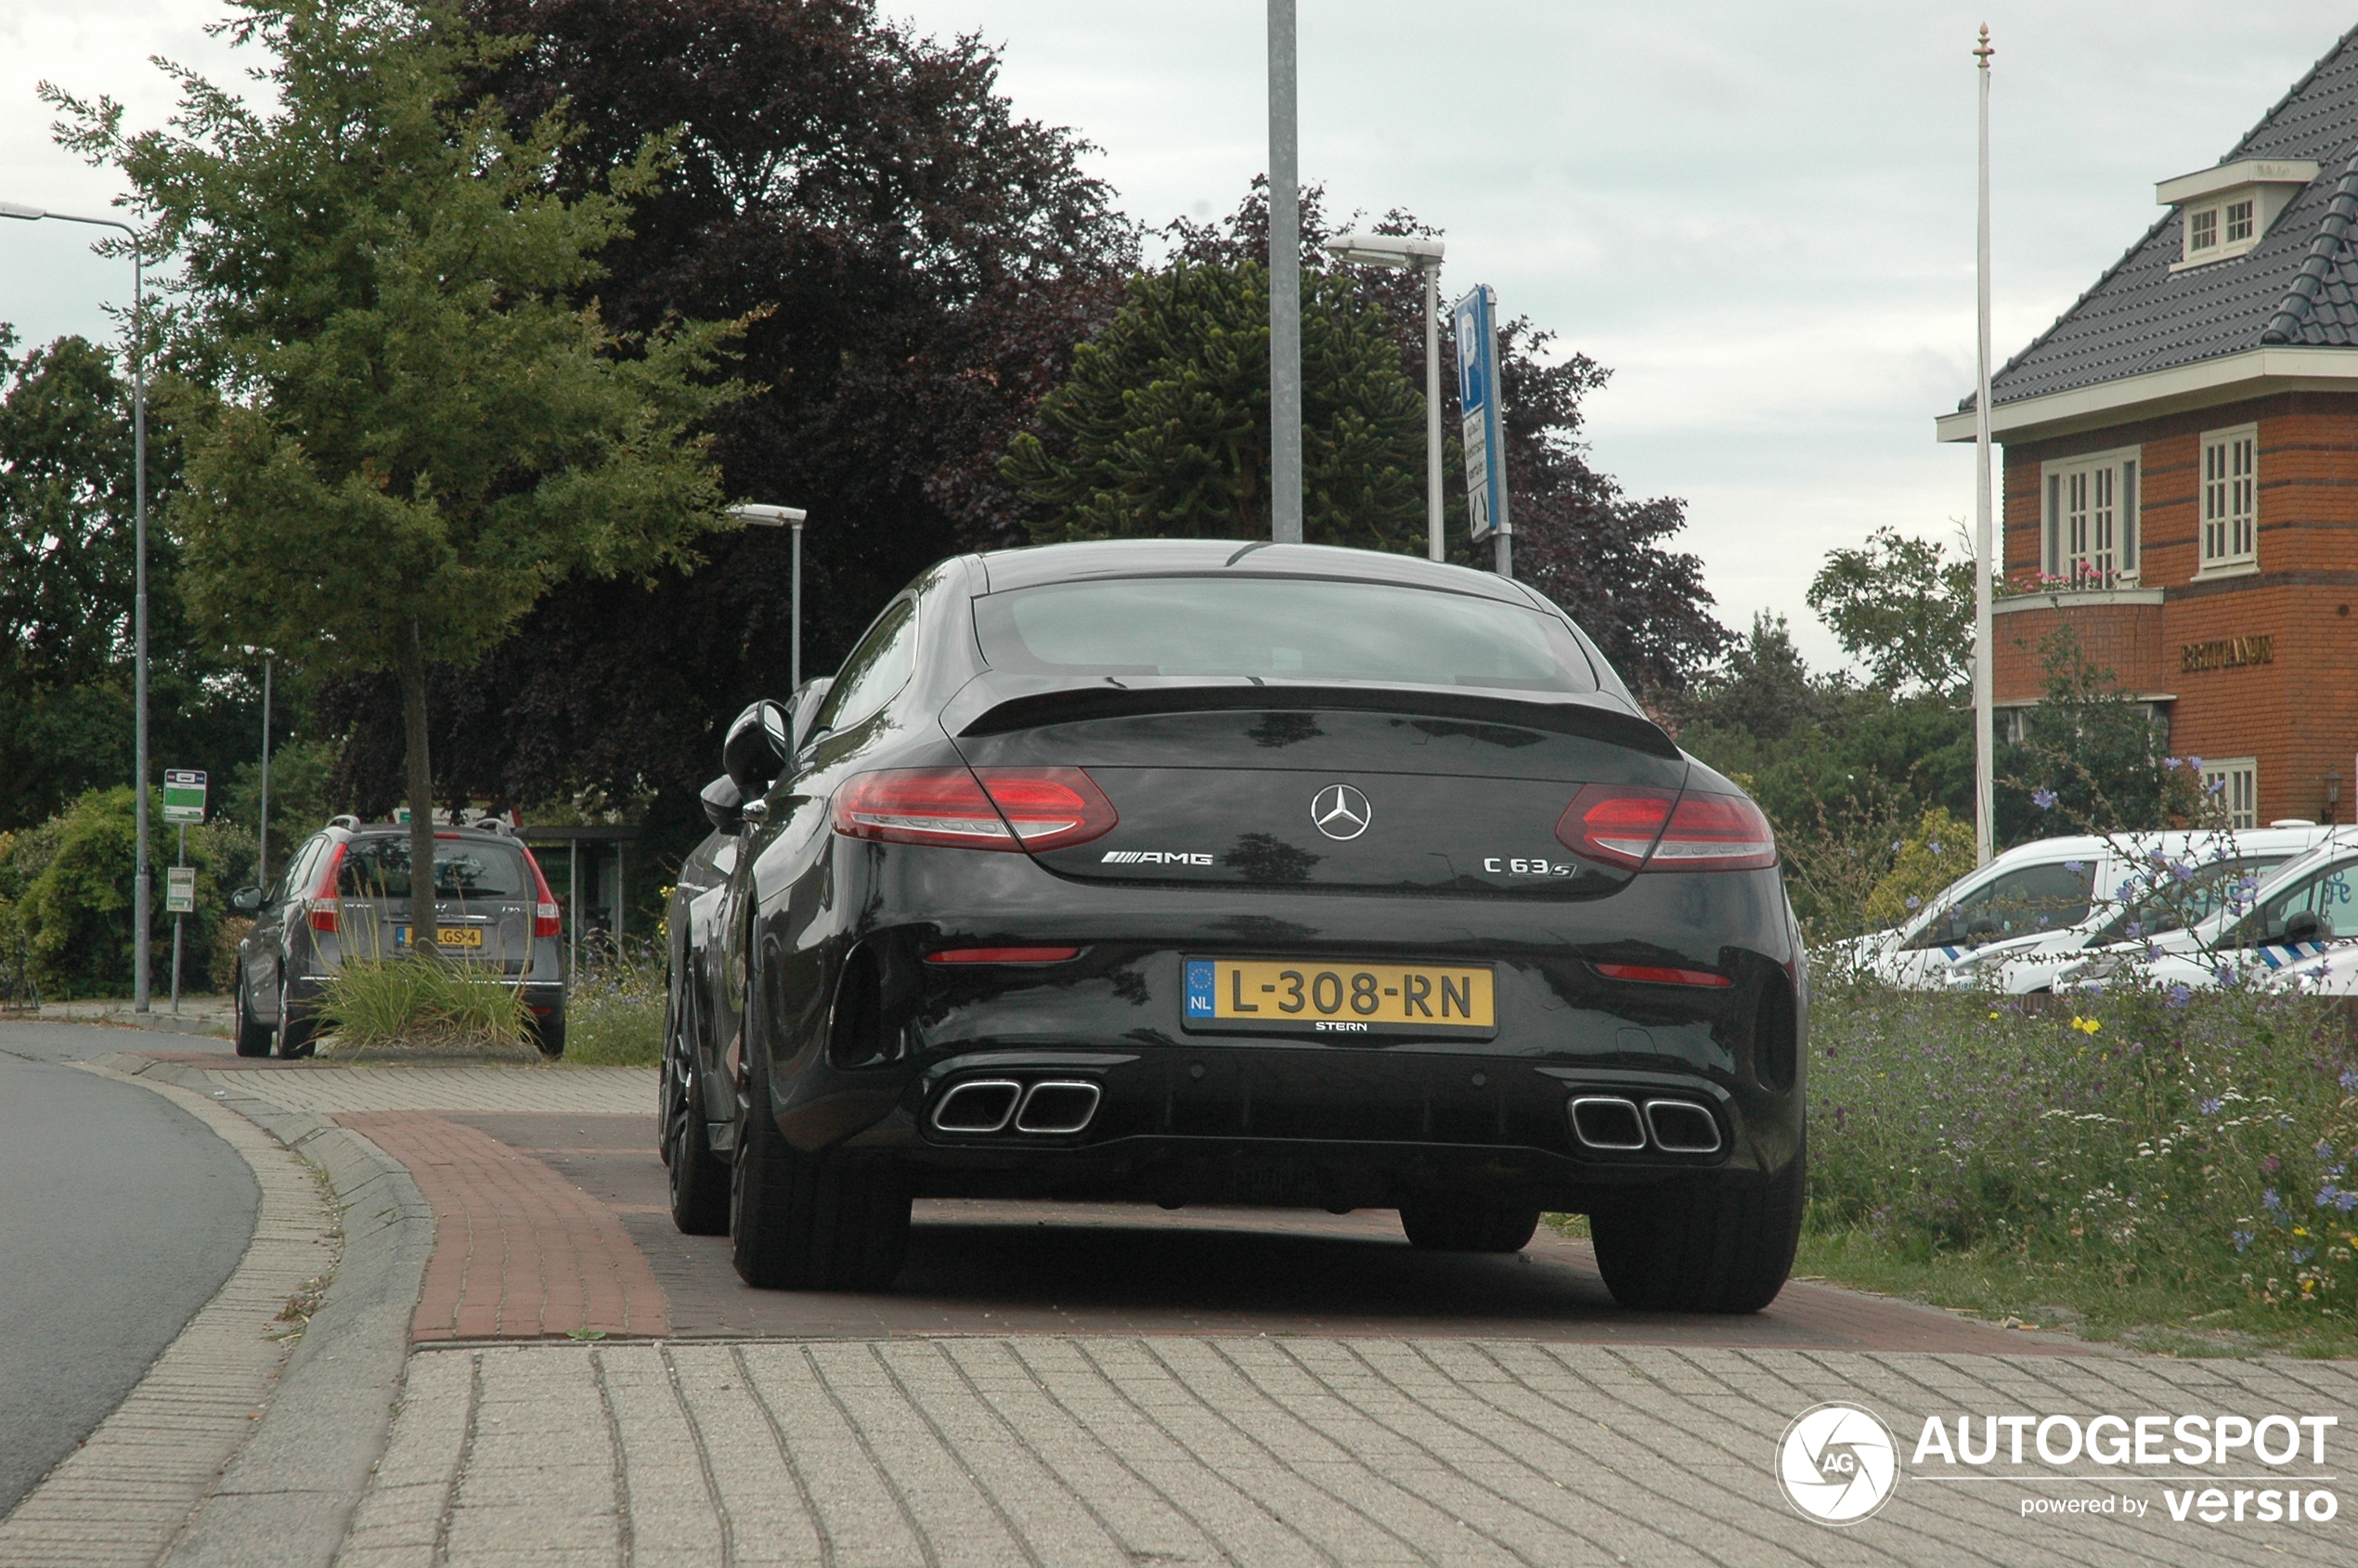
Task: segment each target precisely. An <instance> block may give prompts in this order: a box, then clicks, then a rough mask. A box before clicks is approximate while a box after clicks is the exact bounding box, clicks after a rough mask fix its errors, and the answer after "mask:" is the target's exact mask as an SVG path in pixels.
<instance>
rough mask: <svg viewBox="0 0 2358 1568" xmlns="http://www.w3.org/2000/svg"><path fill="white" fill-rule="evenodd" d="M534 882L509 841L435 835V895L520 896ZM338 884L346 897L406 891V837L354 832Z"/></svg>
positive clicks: (519, 852) (378, 896) (388, 895)
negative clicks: (366, 835)
mask: <svg viewBox="0 0 2358 1568" xmlns="http://www.w3.org/2000/svg"><path fill="white" fill-rule="evenodd" d="M531 887H532V873H531V872H530V871H529V870H527V869H525V863H524V852H523V851H522V850H521V849H516V848H515V847H513V846H512V845H508V844H481V843H474V842H471V841H468V840H465V839H460V840H457V841H453V840H450V839H437V840H436V841H435V842H434V897H435V898H437V899H522V898H524V897H525V893H526V892H527V890H529V889H530V888H531ZM336 890H337V891H338V892H339V893H341V894H342V895H343V897H345V898H348V899H406V898H408V896H409V841H408V839H407V838H356V839H354V840H353V841H352V843H351V844H350V845H349V846H348V847H346V849H344V852H343V871H341V872H340V873H339V874H338V875H337V877H336Z"/></svg>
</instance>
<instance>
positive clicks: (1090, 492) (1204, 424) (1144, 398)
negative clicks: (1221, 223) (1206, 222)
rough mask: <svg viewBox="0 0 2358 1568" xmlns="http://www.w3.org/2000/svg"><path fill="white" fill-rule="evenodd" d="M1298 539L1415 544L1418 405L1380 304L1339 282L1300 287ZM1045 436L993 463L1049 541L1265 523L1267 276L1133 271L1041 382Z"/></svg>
mask: <svg viewBox="0 0 2358 1568" xmlns="http://www.w3.org/2000/svg"><path fill="white" fill-rule="evenodd" d="M1040 420H1041V422H1042V424H1043V425H1044V426H1045V427H1046V429H1047V431H1048V433H1049V439H1048V440H1046V441H1043V440H1042V439H1041V438H1040V437H1039V436H1037V435H1033V434H1029V433H1027V434H1021V435H1018V436H1017V437H1016V439H1015V441H1014V443H1013V445H1012V447H1010V449H1009V452H1008V456H1007V459H1006V461H1005V462H1004V463H1003V464H1002V465H1001V473H1003V474H1004V475H1005V477H1006V479H1007V481H1008V482H1009V483H1010V484H1011V485H1013V486H1016V488H1017V490H1019V491H1020V492H1021V493H1022V494H1023V495H1024V497H1025V499H1028V500H1030V502H1031V503H1032V504H1033V505H1034V506H1036V507H1038V508H1039V509H1040V512H1041V517H1040V520H1039V521H1038V522H1036V523H1035V524H1033V525H1032V535H1033V537H1034V538H1037V539H1039V540H1041V541H1043V542H1047V541H1052V540H1058V539H1102V538H1130V537H1135V536H1149V537H1163V538H1169V537H1185V538H1260V537H1265V536H1266V535H1267V534H1268V532H1269V273H1268V268H1267V267H1266V266H1263V265H1261V264H1260V263H1258V262H1227V263H1222V262H1195V263H1190V262H1185V261H1182V262H1179V263H1177V264H1175V265H1173V266H1172V267H1171V268H1169V269H1168V270H1167V271H1164V272H1160V273H1147V274H1142V275H1141V276H1139V277H1137V278H1135V279H1132V281H1131V284H1130V289H1129V293H1128V296H1127V298H1126V299H1125V300H1124V301H1123V303H1122V306H1121V311H1120V312H1119V313H1118V314H1117V315H1116V316H1115V317H1114V319H1113V321H1112V323H1111V324H1110V325H1109V326H1108V327H1107V328H1106V329H1105V330H1103V331H1101V332H1099V333H1098V334H1097V335H1096V337H1095V338H1094V339H1092V340H1091V341H1090V342H1088V343H1084V344H1082V346H1081V347H1080V348H1079V349H1078V350H1076V351H1075V353H1074V355H1073V367H1072V378H1071V379H1070V380H1069V381H1068V382H1065V384H1064V385H1062V386H1060V387H1058V388H1056V390H1055V391H1054V392H1051V393H1049V394H1048V395H1047V397H1046V398H1045V399H1043V402H1042V404H1041V408H1040ZM1424 461H1425V459H1424V399H1423V397H1422V396H1421V395H1419V393H1418V391H1417V390H1416V388H1415V387H1413V386H1411V385H1410V384H1409V382H1408V378H1407V376H1406V374H1405V373H1404V372H1403V369H1402V366H1401V357H1400V351H1399V348H1398V346H1397V345H1396V344H1395V343H1393V336H1392V326H1391V323H1390V321H1389V320H1388V319H1387V318H1386V317H1385V316H1384V314H1383V312H1382V311H1381V309H1380V307H1378V306H1376V305H1374V304H1372V303H1371V302H1369V301H1367V300H1366V299H1365V298H1363V296H1362V295H1361V294H1360V293H1359V292H1357V291H1356V290H1354V288H1353V287H1352V286H1351V285H1350V283H1349V282H1348V281H1347V280H1345V279H1340V278H1337V277H1334V276H1332V275H1330V274H1327V273H1316V272H1314V273H1307V274H1305V275H1304V277H1303V279H1302V490H1303V495H1302V535H1303V537H1304V538H1308V539H1310V540H1312V541H1313V542H1315V543H1318V544H1336V545H1352V546H1357V547H1359V548H1362V549H1369V550H1396V551H1413V550H1415V549H1417V548H1419V546H1420V545H1421V544H1422V542H1423V538H1424Z"/></svg>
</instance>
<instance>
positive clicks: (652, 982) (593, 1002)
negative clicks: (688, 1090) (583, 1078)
mask: <svg viewBox="0 0 2358 1568" xmlns="http://www.w3.org/2000/svg"><path fill="white" fill-rule="evenodd" d="M664 989H665V988H664V973H663V969H662V966H661V965H656V964H652V963H649V962H646V961H645V960H644V959H642V958H640V957H636V956H628V955H626V956H623V957H618V958H610V959H607V960H606V961H605V962H603V963H602V964H601V965H599V966H598V967H597V968H596V969H594V970H591V971H589V972H586V973H583V974H579V975H577V976H575V977H574V982H573V994H572V995H571V996H570V997H569V998H568V999H567V1001H566V1004H565V1054H564V1060H565V1061H567V1062H569V1063H571V1064H573V1065H574V1066H576V1067H654V1066H655V1065H656V1064H657V1063H659V1062H661V1061H662V1060H663V1004H664Z"/></svg>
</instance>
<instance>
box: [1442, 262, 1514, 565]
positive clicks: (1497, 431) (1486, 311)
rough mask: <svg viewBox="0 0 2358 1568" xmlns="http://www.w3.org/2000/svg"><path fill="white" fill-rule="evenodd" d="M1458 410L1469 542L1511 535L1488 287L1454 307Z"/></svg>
mask: <svg viewBox="0 0 2358 1568" xmlns="http://www.w3.org/2000/svg"><path fill="white" fill-rule="evenodd" d="M1453 315H1454V321H1455V327H1456V336H1457V340H1458V413H1459V414H1460V416H1461V417H1462V420H1463V423H1462V425H1461V427H1460V429H1461V434H1462V437H1463V441H1464V446H1465V453H1466V522H1467V524H1468V525H1469V526H1470V527H1471V530H1472V536H1473V542H1474V543H1476V544H1480V543H1481V542H1482V541H1483V540H1484V539H1486V538H1490V537H1491V536H1492V535H1493V534H1508V535H1511V534H1513V532H1514V529H1513V528H1512V527H1511V526H1510V525H1509V523H1508V519H1507V453H1506V447H1505V432H1504V431H1503V430H1502V428H1501V427H1500V425H1499V408H1498V296H1497V294H1496V293H1495V292H1493V291H1492V290H1491V288H1490V286H1489V285H1488V284H1484V285H1483V286H1482V287H1481V288H1478V289H1475V290H1474V291H1472V292H1471V293H1469V294H1467V295H1466V297H1465V298H1464V299H1461V300H1459V301H1458V304H1457V305H1456V307H1455V309H1454V312H1453Z"/></svg>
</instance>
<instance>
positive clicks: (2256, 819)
mask: <svg viewBox="0 0 2358 1568" xmlns="http://www.w3.org/2000/svg"><path fill="white" fill-rule="evenodd" d="M2202 787H2203V788H2204V790H2205V791H2207V792H2208V793H2209V795H2210V796H2211V797H2212V798H2213V799H2214V800H2215V801H2216V802H2217V803H2218V805H2219V807H2220V808H2221V809H2222V810H2224V811H2225V812H2226V813H2227V825H2228V826H2229V827H2258V826H2259V825H2260V764H2259V763H2258V762H2257V761H2256V760H2254V759H2253V758H2248V757H2220V758H2209V759H2207V760H2205V761H2204V763H2203V765H2202Z"/></svg>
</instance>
